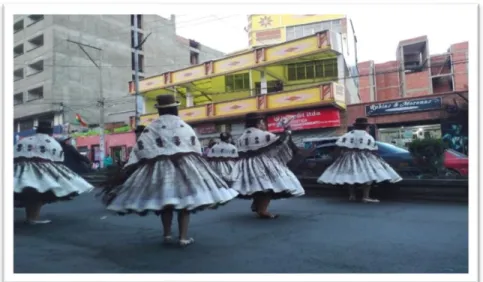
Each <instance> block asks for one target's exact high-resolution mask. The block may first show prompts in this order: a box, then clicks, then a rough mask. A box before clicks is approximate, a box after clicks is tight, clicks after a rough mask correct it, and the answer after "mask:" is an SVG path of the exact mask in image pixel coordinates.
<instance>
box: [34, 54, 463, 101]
mask: <svg viewBox="0 0 483 282" xmlns="http://www.w3.org/2000/svg"><path fill="white" fill-rule="evenodd" d="M466 63H468V60H461V61H453V62H452V63H451V64H449V65H450V66H455V65H461V64H466ZM427 69H430V67H427V66H426V67H423V68H421V70H427ZM404 71H405V70H402V69H400V68H399V69H397V70H390V71H382V72H377V73H374V74H364V75H361V74H359V75H355V76H347V77H340V78H334V79H331V81H333V80H336V81H338V80H343V79H350V78H361V77H369V76H376V75H381V74H382V75H383V74H393V73H402V72H404ZM465 74H466V72H465ZM315 80H316V79H314V81H312V82H303V83H298V84H292V85H287V87H292V86H295V87H301V86H305V85H314V84H316V83H322V82H321V81H315ZM196 86H197V85H195V87H196ZM257 89H258V88H250V89H244V90H231V91H223V92H215V93H206V94H207V95H210V96H211V95H226V94H230V93H238V92H240V91H247V92H248V91H252V90H257ZM206 90H208V89H206ZM293 90H296V89H293ZM199 91H204V90H203V89H200V90H199ZM126 92H127V91H126ZM192 95H193V96H194V97H201V96H204V95H203V94H196V93H192ZM54 98H55V97H54ZM79 99H80V100H85V99H82V98H79ZM132 99H134V95H130V94H127V95H125V96H120V97H112V98H106V101H105V103H106V104H107V105H109V106H116V105H123V104H127V103H133V102H134V101H133V100H132ZM48 100H51V101H52V102H51V103H43V104H52V103H55V101H57V102H62V100H55V99H49V98H48V99H43V101H48ZM92 101H93V102H94V101H96V100H92ZM35 104H41V103H35ZM82 106H84V105H82ZM85 106H89V105H85Z"/></svg>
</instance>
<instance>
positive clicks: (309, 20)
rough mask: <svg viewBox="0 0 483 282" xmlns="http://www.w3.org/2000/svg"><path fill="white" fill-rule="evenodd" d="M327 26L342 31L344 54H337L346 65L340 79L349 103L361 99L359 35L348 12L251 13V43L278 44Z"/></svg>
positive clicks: (337, 31)
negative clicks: (358, 65)
mask: <svg viewBox="0 0 483 282" xmlns="http://www.w3.org/2000/svg"><path fill="white" fill-rule="evenodd" d="M324 30H329V31H333V32H335V33H338V34H340V35H341V37H340V39H341V40H340V42H339V44H340V45H341V48H342V56H338V57H337V60H339V61H340V62H338V64H339V66H342V65H343V66H344V71H342V72H341V76H340V77H339V83H340V84H343V85H344V86H345V89H346V92H347V93H346V94H347V95H346V102H347V104H354V103H360V101H361V99H360V96H359V93H358V89H359V71H358V69H357V38H356V36H355V30H354V25H353V23H352V20H351V19H350V18H349V17H347V16H346V15H328V14H326V15H272V14H263V15H249V16H248V26H247V33H248V45H249V46H250V47H253V48H256V47H260V46H267V45H271V44H278V43H282V42H287V41H291V40H294V39H298V38H302V37H305V36H309V35H314V34H316V33H317V32H321V31H324ZM334 44H335V43H334Z"/></svg>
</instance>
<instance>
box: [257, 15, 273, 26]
mask: <svg viewBox="0 0 483 282" xmlns="http://www.w3.org/2000/svg"><path fill="white" fill-rule="evenodd" d="M272 21H273V20H272V17H270V16H263V17H261V18H260V21H259V22H258V23H259V24H260V25H261V26H263V27H269V26H271V25H272Z"/></svg>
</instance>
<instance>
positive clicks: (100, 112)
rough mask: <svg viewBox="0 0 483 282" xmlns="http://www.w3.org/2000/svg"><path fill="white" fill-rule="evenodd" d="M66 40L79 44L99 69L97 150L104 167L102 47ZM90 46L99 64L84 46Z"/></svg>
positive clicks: (101, 165) (101, 164)
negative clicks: (95, 51) (99, 130)
mask: <svg viewBox="0 0 483 282" xmlns="http://www.w3.org/2000/svg"><path fill="white" fill-rule="evenodd" d="M67 41H68V42H70V43H74V44H76V45H77V46H79V48H80V49H81V50H82V52H84V54H85V55H86V56H87V57H88V58H89V60H90V61H91V62H92V63H93V64H94V66H96V67H97V69H98V70H99V100H98V101H97V103H98V106H99V115H100V116H99V119H100V121H99V126H100V128H101V132H100V136H99V149H100V150H99V151H100V156H99V157H100V162H99V164H100V167H101V168H103V167H104V162H103V160H104V155H105V141H104V140H105V139H104V87H103V86H104V84H103V81H102V49H101V48H98V47H95V46H92V45H88V44H83V43H80V42H76V41H72V40H69V39H67ZM84 47H86V48H91V49H94V50H97V51H99V64H97V63H96V61H95V60H94V59H92V57H91V56H90V55H89V53H88V52H87V51H86V49H85V48H84Z"/></svg>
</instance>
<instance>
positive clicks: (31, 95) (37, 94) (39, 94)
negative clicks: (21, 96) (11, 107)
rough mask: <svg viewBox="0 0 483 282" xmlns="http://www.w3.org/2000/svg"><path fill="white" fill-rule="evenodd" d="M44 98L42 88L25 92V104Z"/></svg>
mask: <svg viewBox="0 0 483 282" xmlns="http://www.w3.org/2000/svg"><path fill="white" fill-rule="evenodd" d="M42 98H44V87H43V86H40V87H36V88H33V89H30V90H29V91H28V92H27V102H30V101H33V100H39V99H42Z"/></svg>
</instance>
